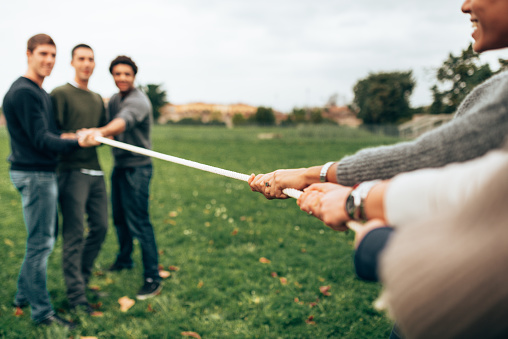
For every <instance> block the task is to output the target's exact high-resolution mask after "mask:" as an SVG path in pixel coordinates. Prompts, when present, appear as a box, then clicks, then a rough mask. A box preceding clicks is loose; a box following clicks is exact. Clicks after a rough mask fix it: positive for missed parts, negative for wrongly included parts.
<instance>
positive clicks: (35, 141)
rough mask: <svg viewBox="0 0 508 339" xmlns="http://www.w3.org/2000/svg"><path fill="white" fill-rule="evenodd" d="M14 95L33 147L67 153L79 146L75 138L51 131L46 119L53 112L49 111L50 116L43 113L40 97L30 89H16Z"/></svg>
mask: <svg viewBox="0 0 508 339" xmlns="http://www.w3.org/2000/svg"><path fill="white" fill-rule="evenodd" d="M16 96H17V97H16V99H15V100H16V102H17V103H18V105H19V107H20V110H19V111H18V112H19V114H20V117H19V119H20V121H21V124H22V125H23V126H24V127H23V129H24V130H25V132H26V133H27V135H28V139H29V140H30V142H31V143H32V145H33V147H34V148H35V149H37V150H39V151H41V152H43V153H44V152H46V151H50V152H57V153H69V152H72V151H73V150H76V149H78V148H79V144H78V141H77V140H65V139H61V138H60V135H59V133H58V132H57V131H52V129H51V128H50V125H49V122H48V121H47V119H48V118H53V116H52V114H53V112H50V114H51V116H50V117H48V116H47V115H45V114H44V112H43V111H42V110H43V108H42V107H43V105H41V103H40V101H39V100H40V99H39V98H37V97H36V96H35V95H34V94H33V93H32V92H31V91H18V92H17V94H16Z"/></svg>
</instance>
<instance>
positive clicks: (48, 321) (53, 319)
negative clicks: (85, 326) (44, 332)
mask: <svg viewBox="0 0 508 339" xmlns="http://www.w3.org/2000/svg"><path fill="white" fill-rule="evenodd" d="M51 324H57V325H59V326H64V327H67V328H68V329H69V330H72V329H74V328H75V327H76V324H74V323H71V322H70V321H67V320H65V319H63V318H60V317H59V316H58V315H56V314H53V315H52V316H51V317H49V318H46V319H44V320H43V321H40V322H38V323H37V325H42V326H49V325H51Z"/></svg>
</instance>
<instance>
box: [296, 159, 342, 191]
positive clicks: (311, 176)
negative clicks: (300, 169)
mask: <svg viewBox="0 0 508 339" xmlns="http://www.w3.org/2000/svg"><path fill="white" fill-rule="evenodd" d="M337 165H338V163H334V164H332V165H331V166H330V167H329V168H328V170H327V172H326V182H332V183H337V176H336V175H335V173H337ZM323 166H324V165H322V166H313V167H309V168H307V169H306V170H305V172H304V174H303V178H302V180H303V181H304V182H305V183H306V186H310V185H312V184H315V183H317V182H320V181H321V180H320V179H321V178H320V177H321V170H322V169H323Z"/></svg>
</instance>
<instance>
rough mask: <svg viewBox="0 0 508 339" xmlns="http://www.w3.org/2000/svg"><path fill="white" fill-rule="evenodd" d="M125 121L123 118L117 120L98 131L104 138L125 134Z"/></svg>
mask: <svg viewBox="0 0 508 339" xmlns="http://www.w3.org/2000/svg"><path fill="white" fill-rule="evenodd" d="M126 126H127V125H126V123H125V120H124V119H122V118H115V119H113V120H111V121H110V122H109V123H108V124H107V125H106V126H103V127H100V128H98V131H99V132H100V133H101V134H102V135H103V136H104V137H111V136H115V135H118V134H120V133H123V132H124V131H125V128H126Z"/></svg>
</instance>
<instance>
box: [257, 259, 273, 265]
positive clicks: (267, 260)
mask: <svg viewBox="0 0 508 339" xmlns="http://www.w3.org/2000/svg"><path fill="white" fill-rule="evenodd" d="M259 262H260V263H262V264H269V263H271V261H270V259H266V258H265V257H261V258H259Z"/></svg>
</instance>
